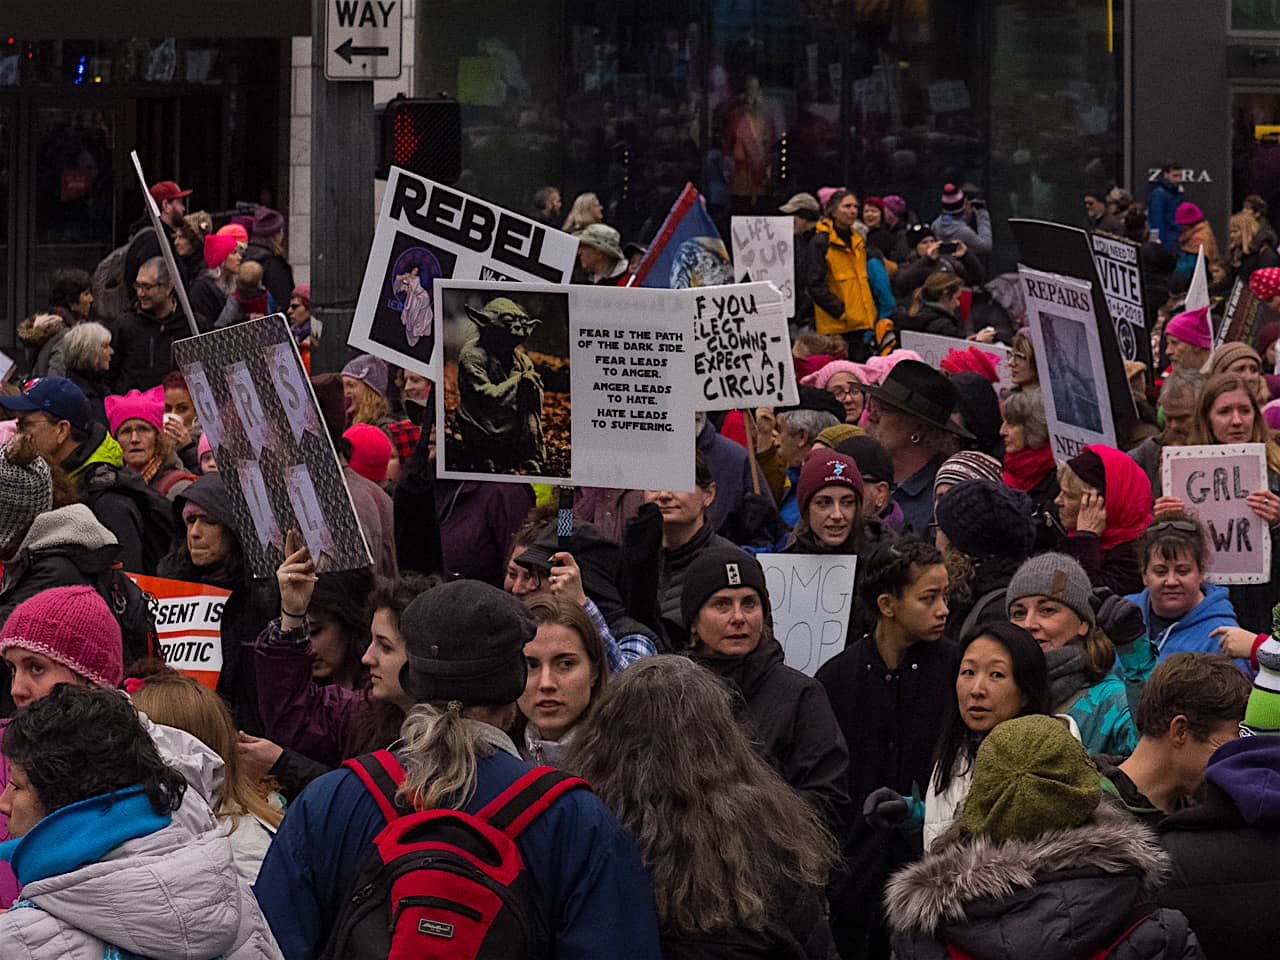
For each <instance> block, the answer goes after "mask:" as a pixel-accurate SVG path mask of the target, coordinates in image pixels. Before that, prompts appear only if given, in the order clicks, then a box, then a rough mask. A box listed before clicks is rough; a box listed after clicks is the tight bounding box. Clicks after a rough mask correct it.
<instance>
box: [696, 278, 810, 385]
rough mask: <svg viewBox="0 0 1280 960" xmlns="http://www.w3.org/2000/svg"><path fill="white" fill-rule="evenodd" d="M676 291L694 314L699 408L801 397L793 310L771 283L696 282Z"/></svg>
mask: <svg viewBox="0 0 1280 960" xmlns="http://www.w3.org/2000/svg"><path fill="white" fill-rule="evenodd" d="M675 296H676V297H677V298H678V299H679V302H680V303H681V304H683V305H684V307H685V308H686V309H687V310H688V313H687V314H686V315H687V316H689V317H691V322H690V327H691V328H692V330H693V374H694V377H695V383H696V387H695V390H694V394H695V396H694V409H695V410H736V409H739V408H742V407H755V406H765V407H773V406H786V405H789V404H793V403H799V402H800V395H799V392H798V391H797V389H796V373H795V362H794V361H793V360H792V358H791V336H790V333H789V331H788V330H787V317H788V316H790V313H789V311H787V310H786V309H785V308H784V306H783V303H782V299H781V296H780V295H779V293H778V290H777V288H776V287H774V285H773V284H771V283H747V284H741V285H739V286H736V287H697V288H695V289H690V290H681V291H679V293H677V294H675Z"/></svg>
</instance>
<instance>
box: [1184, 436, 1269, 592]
mask: <svg viewBox="0 0 1280 960" xmlns="http://www.w3.org/2000/svg"><path fill="white" fill-rule="evenodd" d="M1161 473H1162V474H1163V476H1162V479H1163V481H1164V492H1165V493H1166V494H1168V495H1169V496H1171V497H1177V498H1178V499H1179V500H1181V501H1182V502H1183V504H1185V506H1186V508H1187V511H1188V512H1189V513H1192V514H1194V515H1195V516H1196V518H1197V519H1198V520H1199V521H1200V522H1201V523H1202V524H1204V528H1205V532H1206V533H1207V534H1208V541H1209V570H1208V574H1207V575H1206V579H1207V580H1209V581H1210V582H1212V583H1226V584H1235V583H1266V582H1267V581H1268V580H1270V579H1271V531H1270V528H1269V527H1268V525H1267V521H1265V520H1263V519H1262V518H1261V517H1259V516H1258V515H1257V514H1256V513H1254V512H1253V510H1252V509H1251V508H1250V506H1249V504H1248V503H1246V502H1245V498H1246V497H1248V496H1249V494H1250V493H1252V492H1253V491H1254V490H1266V489H1267V449H1266V445H1265V444H1262V443H1224V444H1208V445H1203V446H1190V447H1165V448H1164V457H1163V460H1162V461H1161Z"/></svg>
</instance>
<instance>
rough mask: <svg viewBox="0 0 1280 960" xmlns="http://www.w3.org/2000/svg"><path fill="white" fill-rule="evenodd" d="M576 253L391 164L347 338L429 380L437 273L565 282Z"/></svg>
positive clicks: (557, 238)
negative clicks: (358, 297) (349, 334)
mask: <svg viewBox="0 0 1280 960" xmlns="http://www.w3.org/2000/svg"><path fill="white" fill-rule="evenodd" d="M577 254H578V241H577V240H576V239H574V238H573V237H571V236H569V234H567V233H563V232H561V231H559V230H554V229H552V228H551V227H548V226H546V225H545V224H541V223H537V222H536V221H534V220H530V219H529V218H528V217H522V216H520V215H519V214H517V213H512V212H511V211H509V210H506V209H504V208H503V207H500V206H498V205H497V204H493V203H489V202H488V201H487V200H482V199H480V198H479V197H473V196H471V195H470V194H466V193H463V192H462V191H461V190H456V189H454V188H453V187H448V186H445V185H444V184H440V183H436V182H434V181H432V180H427V179H425V178H423V177H419V176H417V175H415V174H412V173H410V172H409V171H407V170H402V169H400V168H399V167H392V168H391V173H390V178H389V179H388V180H387V190H386V193H385V194H384V195H383V198H382V211H381V212H380V213H379V214H378V224H377V229H376V231H375V233H374V237H373V246H372V247H370V248H369V263H368V265H367V266H366V267H365V273H364V282H363V283H362V284H361V287H360V299H359V300H358V301H357V302H356V312H355V316H354V317H353V318H352V321H351V336H350V337H349V338H348V340H347V342H348V343H349V344H350V345H351V346H353V347H357V348H358V349H360V350H365V351H368V352H369V353H372V354H373V355H374V356H377V357H381V358H382V359H384V360H386V361H387V362H388V363H393V364H395V365H396V366H398V367H404V368H406V369H408V370H412V371H414V372H415V373H420V374H422V375H423V376H424V377H430V378H431V379H432V380H438V379H439V377H440V357H439V355H438V352H437V351H436V349H435V346H436V344H435V320H434V317H435V313H436V303H435V300H434V296H435V291H434V282H435V281H436V280H437V279H446V280H447V279H449V278H454V279H458V280H507V281H511V280H521V281H523V280H528V281H534V282H543V283H567V282H568V280H569V275H570V274H571V273H572V272H573V265H574V262H575V260H576V258H577Z"/></svg>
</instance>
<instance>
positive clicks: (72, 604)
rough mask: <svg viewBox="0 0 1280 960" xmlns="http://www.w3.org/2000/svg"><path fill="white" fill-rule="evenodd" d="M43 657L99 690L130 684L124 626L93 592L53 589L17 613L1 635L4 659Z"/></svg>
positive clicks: (15, 610) (18, 608) (89, 589)
mask: <svg viewBox="0 0 1280 960" xmlns="http://www.w3.org/2000/svg"><path fill="white" fill-rule="evenodd" d="M13 647H17V648H19V649H21V650H30V651H31V652H32V653H39V654H41V655H43V656H46V657H48V658H49V659H50V660H54V661H57V662H58V663H60V664H62V665H63V666H64V667H66V668H67V669H68V670H72V671H74V672H75V673H78V674H79V675H80V676H82V677H84V678H85V679H86V680H88V681H89V682H90V683H92V684H94V685H96V686H99V687H118V686H120V681H122V680H123V679H124V662H123V660H124V647H123V644H122V642H121V638H120V624H119V623H117V622H116V618H115V617H114V616H112V615H111V610H110V608H109V607H108V606H107V603H106V601H105V600H103V599H102V597H100V596H99V595H98V591H96V590H94V589H93V588H92V587H86V586H77V587H52V588H50V589H48V590H43V591H41V592H40V593H37V594H36V595H35V596H34V597H32V598H30V599H29V600H24V601H22V603H20V604H18V605H17V606H16V607H14V608H13V613H11V614H9V619H8V620H6V621H5V623H4V628H3V629H2V630H0V654H3V653H4V651H6V650H9V649H11V648H13Z"/></svg>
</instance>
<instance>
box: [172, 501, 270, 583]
mask: <svg viewBox="0 0 1280 960" xmlns="http://www.w3.org/2000/svg"><path fill="white" fill-rule="evenodd" d="M204 518H205V519H206V520H211V521H213V522H214V523H216V524H218V525H219V526H220V527H222V529H223V530H224V531H225V532H226V536H227V538H228V542H229V544H230V547H229V549H228V552H227V558H226V559H225V560H223V561H222V562H221V563H215V564H213V565H212V566H205V567H197V566H196V565H195V564H194V563H193V562H192V560H191V551H190V550H188V549H187V525H186V522H185V521H184V520H183V518H182V516H181V514H179V516H178V529H177V531H176V532H175V533H174V535H173V545H172V546H171V547H170V548H169V552H168V553H167V554H166V555H165V556H164V558H163V559H162V560H161V561H160V575H161V576H163V577H169V578H171V579H174V580H187V581H190V582H191V583H207V584H209V585H210V586H215V587H222V588H224V589H226V590H234V589H235V588H236V587H242V586H246V585H247V584H248V583H249V579H250V577H249V565H248V562H247V561H246V559H245V555H244V547H242V546H241V545H240V537H239V536H237V535H236V528H235V527H233V526H232V525H231V524H230V523H225V522H223V520H222V518H221V517H215V516H213V515H212V514H209V513H206V514H205V517H204Z"/></svg>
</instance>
